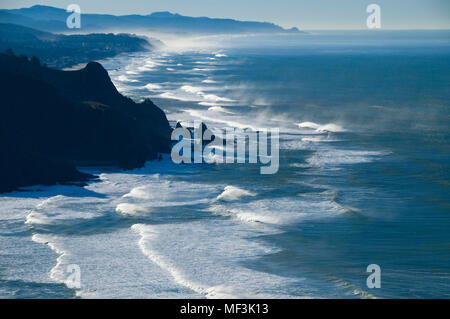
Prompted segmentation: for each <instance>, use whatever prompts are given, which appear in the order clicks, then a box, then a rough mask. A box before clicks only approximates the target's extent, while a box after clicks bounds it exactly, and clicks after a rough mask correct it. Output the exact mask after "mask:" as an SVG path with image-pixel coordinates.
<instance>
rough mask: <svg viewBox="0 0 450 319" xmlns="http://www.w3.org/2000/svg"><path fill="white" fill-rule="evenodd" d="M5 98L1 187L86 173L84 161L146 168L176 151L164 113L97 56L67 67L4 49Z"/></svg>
mask: <svg viewBox="0 0 450 319" xmlns="http://www.w3.org/2000/svg"><path fill="white" fill-rule="evenodd" d="M0 99H1V102H0V150H1V155H0V192H5V191H10V190H13V189H15V188H17V187H20V186H29V185H34V184H53V183H56V182H66V181H72V180H75V181H79V180H86V179H87V178H89V176H88V175H86V174H83V173H80V172H79V171H77V170H76V168H75V165H80V164H89V165H104V164H108V165H117V166H120V167H122V168H135V167H140V166H142V165H143V164H144V163H145V161H147V160H152V159H156V158H157V157H158V153H166V152H169V150H170V149H169V147H170V132H171V129H170V126H169V123H168V121H167V119H166V116H165V114H164V112H163V111H161V109H159V108H158V107H157V106H156V105H154V104H153V103H152V102H151V101H150V100H145V101H143V102H141V103H135V102H134V101H133V100H131V99H129V98H127V97H124V96H123V95H121V94H120V93H119V92H118V91H117V90H116V88H115V87H114V85H113V83H112V82H111V80H110V78H109V76H108V73H107V71H106V70H105V69H104V68H103V67H102V66H101V65H100V64H99V63H96V62H91V63H89V64H88V65H87V66H86V67H85V68H84V69H81V70H78V71H59V70H53V69H50V68H47V67H43V66H41V65H40V62H39V60H38V59H36V58H32V59H28V58H27V57H25V56H20V57H18V56H15V55H13V54H12V53H11V52H10V53H9V54H0Z"/></svg>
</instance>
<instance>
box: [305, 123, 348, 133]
mask: <svg viewBox="0 0 450 319" xmlns="http://www.w3.org/2000/svg"><path fill="white" fill-rule="evenodd" d="M297 126H298V127H299V128H307V129H314V130H316V131H317V132H336V133H337V132H345V131H346V130H345V129H344V128H343V127H342V126H340V125H338V124H334V123H329V124H325V125H321V124H317V123H314V122H302V123H297Z"/></svg>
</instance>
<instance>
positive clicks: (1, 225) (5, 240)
mask: <svg viewBox="0 0 450 319" xmlns="http://www.w3.org/2000/svg"><path fill="white" fill-rule="evenodd" d="M449 35H450V34H449V32H448V31H428V32H423V31H417V32H416V31H408V32H383V31H382V32H311V33H309V34H302V35H276V36H261V35H258V36H247V37H241V36H239V37H237V36H236V37H229V36H228V37H219V36H216V37H202V38H200V39H199V38H193V39H184V40H183V41H181V39H177V38H174V37H172V38H168V39H162V40H163V41H164V42H165V43H166V44H167V46H166V47H165V48H163V49H161V50H159V51H154V52H145V53H134V54H129V55H124V56H119V57H116V58H113V59H108V60H106V61H104V62H103V65H104V66H105V68H106V69H107V70H108V72H109V74H110V76H111V78H112V80H113V82H114V84H115V85H116V86H117V88H118V89H119V91H120V92H121V93H123V94H124V95H128V96H130V97H132V98H133V99H136V100H139V99H143V98H146V97H148V98H150V99H152V100H153V101H154V102H155V103H156V104H157V105H158V106H160V107H161V108H162V109H163V110H164V111H165V112H166V114H167V117H168V119H169V120H170V121H171V123H172V124H173V125H175V124H176V122H178V121H180V122H182V123H183V124H189V123H191V122H193V121H194V120H203V121H204V122H205V123H206V124H207V126H208V127H210V128H212V129H220V128H226V127H237V128H249V129H253V130H257V129H259V128H280V169H279V171H278V173H277V174H274V175H260V173H259V172H260V170H259V165H258V164H223V165H221V164H212V165H208V164H190V165H188V164H185V165H176V164H174V163H172V162H171V160H170V157H169V156H166V157H165V158H164V159H163V160H162V161H161V162H149V163H147V166H146V167H145V168H143V169H140V170H134V171H119V170H114V169H107V170H106V171H105V170H100V169H92V168H84V170H86V171H89V172H92V173H99V174H100V179H99V181H98V182H93V183H90V184H89V185H88V186H85V187H83V188H81V187H75V186H54V187H34V188H32V191H30V192H15V193H11V194H5V195H2V196H1V197H0V203H1V204H0V205H1V207H2V208H4V212H3V214H2V219H1V221H0V232H1V236H0V241H1V243H2V244H1V245H0V254H1V255H2V256H6V257H5V258H3V257H2V259H1V261H0V263H1V264H0V276H1V280H2V284H1V285H0V287H1V288H0V296H2V297H3V296H5V297H8V296H9V297H11V294H13V296H16V297H17V296H19V297H20V296H21V297H29V296H36V297H58V296H63V297H74V296H81V297H87V298H96V297H138V298H139V297H143V298H144V297H147V298H148V297H150V298H152V297H154V298H163V297H166V298H167V297H168V298H218V297H219V298H220V297H225V298H230V297H237V298H241V297H244V298H245V297H248V298H255V297H257V298H259V297H269V298H277V297H278V298H309V297H339V298H372V297H394V298H407V297H413V298H414V297H449V296H450V272H449V267H448V266H449V265H450V250H449V249H448V247H449V244H450V235H449V234H448V229H449V226H450V220H449V218H450V216H449V214H450V203H449V198H450V197H449V186H450V185H449V180H450V178H449V177H450V176H449V175H450V174H449V172H450V167H449V166H450V158H449V154H450V152H449V151H450V145H449V137H450V132H449V127H450V109H449V106H450V92H449V89H448V87H449V83H450V78H449V77H450V75H449V74H450V72H449V71H450V65H449V64H450V59H449V55H450V42H449ZM38 190H39V191H38ZM12 250H13V251H15V253H14V254H13V255H11V254H10V252H11V251H12ZM30 256H31V257H30ZM28 258H31V259H28ZM24 260H27V263H26V264H24ZM70 264H78V265H79V266H80V269H81V280H82V287H81V289H69V288H67V287H66V285H65V284H64V280H65V279H64V278H65V277H64V275H65V269H66V267H67V265H70ZM369 264H378V265H380V267H381V269H382V288H380V289H368V288H367V286H366V278H367V275H368V273H366V267H367V266H368V265H369ZM42 287H45V289H43V288H42Z"/></svg>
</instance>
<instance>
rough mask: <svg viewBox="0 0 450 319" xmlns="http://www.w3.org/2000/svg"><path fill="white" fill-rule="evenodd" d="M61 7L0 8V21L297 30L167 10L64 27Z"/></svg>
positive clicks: (199, 30)
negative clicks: (186, 14) (184, 14)
mask: <svg viewBox="0 0 450 319" xmlns="http://www.w3.org/2000/svg"><path fill="white" fill-rule="evenodd" d="M68 16H69V13H67V12H66V10H64V9H59V8H54V7H48V6H41V5H36V6H33V7H30V8H22V9H13V10H6V9H3V10H0V22H3V23H14V24H20V25H24V26H27V27H31V28H35V29H39V30H44V31H50V32H80V31H82V32H106V31H110V30H112V31H120V32H129V31H130V30H131V31H135V30H142V31H153V32H155V31H157V32H170V33H196V34H217V33H287V32H292V33H297V32H300V31H299V30H298V29H297V28H292V29H284V28H282V27H280V26H278V25H275V24H273V23H268V22H251V21H238V20H233V19H212V18H207V17H198V18H194V17H187V16H182V15H179V14H173V13H170V12H155V13H152V14H150V15H145V16H143V15H123V16H114V15H108V14H86V13H84V14H83V13H82V16H81V30H80V29H68V28H67V26H66V19H67V17H68Z"/></svg>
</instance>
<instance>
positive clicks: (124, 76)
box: [117, 75, 139, 82]
mask: <svg viewBox="0 0 450 319" xmlns="http://www.w3.org/2000/svg"><path fill="white" fill-rule="evenodd" d="M117 80H118V81H120V82H139V81H138V80H134V79H130V78H128V77H127V76H126V75H120V76H118V77H117Z"/></svg>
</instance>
